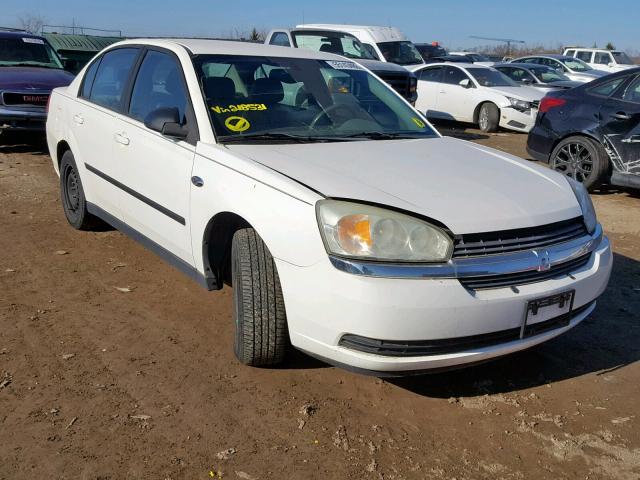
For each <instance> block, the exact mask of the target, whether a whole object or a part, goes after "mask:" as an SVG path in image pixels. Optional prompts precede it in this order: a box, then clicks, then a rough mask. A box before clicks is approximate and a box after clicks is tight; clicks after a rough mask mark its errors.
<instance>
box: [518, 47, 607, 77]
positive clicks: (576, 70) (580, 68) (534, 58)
mask: <svg viewBox="0 0 640 480" xmlns="http://www.w3.org/2000/svg"><path fill="white" fill-rule="evenodd" d="M510 63H533V64H537V65H546V66H547V67H551V68H554V69H556V70H557V71H558V72H561V73H564V74H565V75H566V76H567V77H569V80H573V81H575V82H581V83H588V82H591V81H592V80H595V79H596V78H600V77H604V76H605V75H607V72H603V71H602V70H596V69H595V68H592V67H591V66H590V65H588V64H586V63H585V62H583V61H582V60H580V59H579V58H574V57H568V56H565V55H556V54H544V55H530V56H527V57H520V58H514V59H513V60H511V62H510Z"/></svg>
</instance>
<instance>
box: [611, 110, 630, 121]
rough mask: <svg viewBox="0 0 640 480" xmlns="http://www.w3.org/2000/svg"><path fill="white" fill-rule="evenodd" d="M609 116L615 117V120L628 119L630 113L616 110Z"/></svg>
mask: <svg viewBox="0 0 640 480" xmlns="http://www.w3.org/2000/svg"><path fill="white" fill-rule="evenodd" d="M611 118H615V119H616V120H630V119H631V115H627V114H626V113H624V112H616V113H612V114H611Z"/></svg>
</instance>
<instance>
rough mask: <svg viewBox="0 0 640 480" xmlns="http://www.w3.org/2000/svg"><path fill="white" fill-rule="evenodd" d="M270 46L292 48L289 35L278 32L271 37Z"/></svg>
mask: <svg viewBox="0 0 640 480" xmlns="http://www.w3.org/2000/svg"><path fill="white" fill-rule="evenodd" d="M269 45H277V46H280V47H290V46H291V43H290V42H289V35H287V34H286V33H285V32H276V33H274V34H273V35H272V36H271V40H270V41H269Z"/></svg>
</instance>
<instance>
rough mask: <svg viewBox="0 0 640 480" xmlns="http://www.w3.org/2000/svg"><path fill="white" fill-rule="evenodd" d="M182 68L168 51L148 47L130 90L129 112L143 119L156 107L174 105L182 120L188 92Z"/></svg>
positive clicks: (138, 118) (142, 120)
mask: <svg viewBox="0 0 640 480" xmlns="http://www.w3.org/2000/svg"><path fill="white" fill-rule="evenodd" d="M182 78H183V77H182V69H181V67H180V64H179V63H178V62H177V60H176V59H175V58H173V57H172V56H171V55H169V54H166V53H162V52H156V51H153V50H150V51H149V52H147V54H146V55H145V57H144V60H143V61H142V64H141V65H140V70H139V71H138V75H137V77H136V81H135V84H134V86H133V92H132V94H131V103H130V105H129V115H130V116H131V117H133V118H135V119H136V120H140V121H141V122H144V120H145V118H147V115H149V114H150V113H151V112H153V111H154V110H157V109H159V108H177V109H178V112H179V114H180V118H181V120H182V123H184V121H185V111H186V107H187V92H186V91H185V87H184V83H183V79H182Z"/></svg>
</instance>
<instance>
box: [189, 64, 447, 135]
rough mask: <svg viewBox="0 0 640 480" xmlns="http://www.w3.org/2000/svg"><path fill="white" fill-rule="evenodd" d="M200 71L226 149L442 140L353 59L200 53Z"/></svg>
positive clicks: (215, 126) (213, 121) (209, 109)
mask: <svg viewBox="0 0 640 480" xmlns="http://www.w3.org/2000/svg"><path fill="white" fill-rule="evenodd" d="M194 66H195V69H196V72H197V74H198V76H199V79H200V84H201V85H202V89H203V93H204V96H205V99H206V102H207V109H208V111H209V115H210V118H211V123H212V125H213V129H214V131H215V133H216V137H217V139H218V141H219V142H221V143H232V142H235V143H249V142H256V141H258V142H270V141H274V142H285V143H293V142H299V141H309V142H317V141H347V140H353V139H372V140H379V139H387V138H425V137H433V136H436V135H437V134H436V133H435V131H434V130H433V129H432V128H431V127H430V126H429V125H428V124H427V122H426V121H425V120H424V119H423V118H422V117H421V116H420V115H419V114H418V113H417V112H416V111H415V110H413V109H412V108H411V107H410V106H409V105H407V103H406V102H405V101H404V100H402V98H400V97H398V95H397V94H396V93H395V92H393V91H392V90H391V89H390V88H389V87H388V86H387V85H386V84H384V83H383V82H381V81H380V80H378V79H377V78H376V77H374V76H373V75H371V74H370V73H368V72H367V71H366V70H364V68H363V67H361V66H360V65H358V64H357V63H354V62H351V61H348V60H344V61H325V60H315V59H304V58H280V57H273V58H272V57H248V56H235V55H234V56H231V55H199V56H196V57H194Z"/></svg>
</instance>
